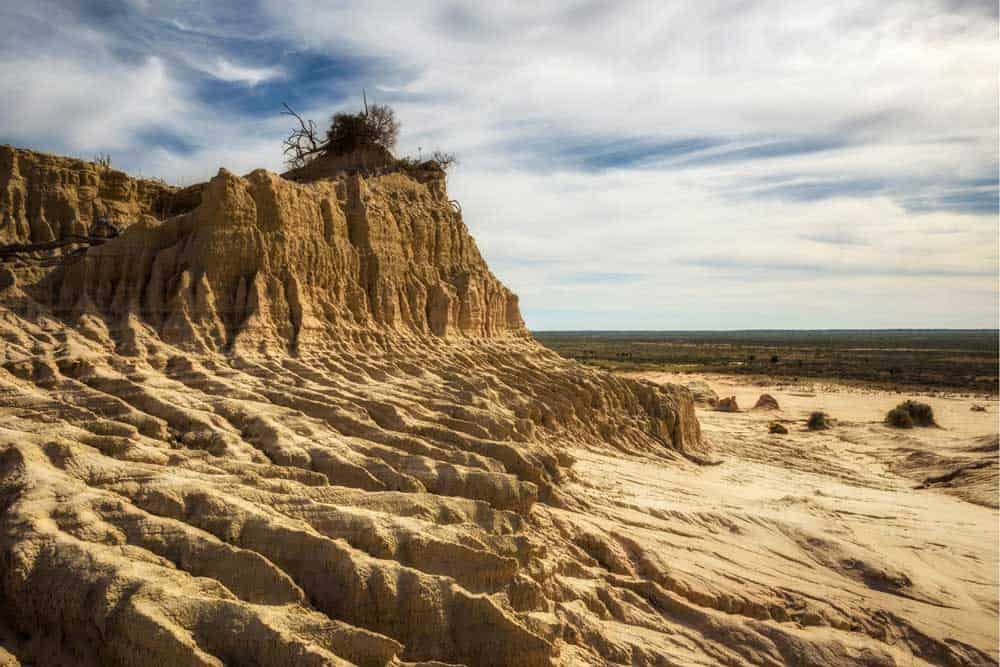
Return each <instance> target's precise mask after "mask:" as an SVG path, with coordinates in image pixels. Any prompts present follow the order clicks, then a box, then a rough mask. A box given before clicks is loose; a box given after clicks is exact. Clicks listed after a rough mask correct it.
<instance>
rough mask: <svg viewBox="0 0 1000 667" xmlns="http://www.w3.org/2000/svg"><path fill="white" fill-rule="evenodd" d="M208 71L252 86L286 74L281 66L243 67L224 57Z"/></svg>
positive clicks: (217, 76)
mask: <svg viewBox="0 0 1000 667" xmlns="http://www.w3.org/2000/svg"><path fill="white" fill-rule="evenodd" d="M208 71H209V73H210V74H211V75H212V76H214V77H215V78H217V79H222V80H223V81H232V82H236V83H246V84H249V85H251V86H256V85H257V84H259V83H262V82H264V81H268V80H270V79H276V78H278V77H281V76H283V75H284V72H283V71H282V69H281V68H280V67H243V66H240V65H235V64H233V63H231V62H229V61H228V60H226V59H224V58H219V59H218V60H216V61H215V64H214V65H213V66H212V67H210V68H209V69H208Z"/></svg>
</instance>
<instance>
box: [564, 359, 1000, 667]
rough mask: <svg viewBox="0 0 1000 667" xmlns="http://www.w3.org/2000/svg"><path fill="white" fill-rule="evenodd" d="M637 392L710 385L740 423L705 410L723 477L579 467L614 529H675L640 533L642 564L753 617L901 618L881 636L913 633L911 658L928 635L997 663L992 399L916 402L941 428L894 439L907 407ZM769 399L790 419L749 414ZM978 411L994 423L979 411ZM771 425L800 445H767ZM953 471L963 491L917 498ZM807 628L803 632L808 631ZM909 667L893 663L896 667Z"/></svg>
mask: <svg viewBox="0 0 1000 667" xmlns="http://www.w3.org/2000/svg"><path fill="white" fill-rule="evenodd" d="M641 377H644V378H646V379H649V380H653V381H656V382H668V381H669V382H677V383H682V384H683V383H687V382H690V381H691V380H693V379H700V380H704V381H706V382H708V384H709V385H710V386H711V387H712V388H713V389H714V390H715V391H716V392H717V393H718V394H719V395H720V396H736V399H737V402H738V403H739V405H740V406H741V408H742V409H743V410H744V411H743V412H739V413H726V412H717V411H715V410H713V409H711V408H709V407H700V408H699V409H698V417H699V419H700V421H701V426H702V430H703V433H704V434H705V435H706V437H707V438H708V440H709V441H710V442H711V443H712V445H713V446H714V448H715V453H716V456H717V457H718V459H719V461H720V463H719V465H716V466H706V467H701V468H699V469H698V470H697V471H695V472H692V471H690V470H686V469H682V468H677V467H661V466H653V465H649V464H647V463H645V462H642V461H639V460H634V459H630V458H627V457H615V458H610V457H606V456H602V455H598V454H594V453H590V452H579V453H578V454H577V455H578V463H577V466H576V472H577V473H578V475H579V476H580V478H582V479H586V480H588V482H589V484H590V485H592V486H593V489H592V493H591V496H592V498H593V499H594V500H595V502H601V500H600V496H601V493H600V492H599V490H600V489H602V488H610V489H613V490H614V491H613V493H612V499H613V504H614V506H615V507H616V510H614V511H611V512H609V514H617V517H616V518H617V519H618V520H628V516H627V514H625V515H623V514H621V512H623V511H624V512H626V513H636V514H637V515H644V516H649V515H651V514H652V515H659V516H663V517H669V518H670V519H671V521H670V522H669V527H666V526H648V527H644V528H637V529H636V533H635V537H636V539H637V540H638V541H640V542H643V543H644V546H645V548H646V550H647V551H649V550H651V549H653V550H655V549H657V548H658V549H659V551H658V553H659V555H660V557H661V558H662V559H663V560H664V561H666V562H669V563H670V567H671V570H672V572H673V575H674V576H675V578H677V579H679V580H687V581H686V585H687V586H689V587H690V588H692V589H700V590H706V591H713V590H714V591H718V592H720V593H722V594H727V595H730V596H733V597H735V598H742V599H744V600H750V601H752V600H753V599H758V600H760V599H768V598H770V597H772V596H773V595H774V594H775V593H776V592H781V593H783V594H787V595H789V596H791V597H792V598H798V599H800V600H801V601H804V602H805V603H807V604H809V605H814V606H815V608H816V612H817V613H819V614H820V615H822V616H824V617H826V619H827V620H831V621H834V619H836V617H837V616H838V615H841V616H842V617H843V619H842V620H843V621H844V622H845V623H846V625H847V626H854V628H853V629H855V630H857V626H858V625H865V624H866V623H869V622H870V621H871V620H872V619H877V618H882V619H885V618H892V619H893V620H894V621H895V622H896V623H895V624H894V625H893V627H891V628H886V630H885V631H886V632H887V633H889V636H887V637H885V639H886V641H887V643H888V644H889V645H892V644H893V643H894V642H895V641H896V639H897V638H896V637H893V636H891V635H892V634H898V635H899V637H898V638H899V639H903V635H905V634H907V633H910V634H911V636H910V637H909V638H907V639H906V641H909V642H911V643H912V642H913V641H914V637H915V636H919V635H927V636H933V637H939V638H941V639H942V640H943V641H944V642H946V643H950V642H956V641H957V642H963V643H967V644H970V645H972V646H975V647H978V648H980V649H981V650H983V651H986V652H988V653H989V655H991V656H992V659H993V660H996V658H997V650H996V649H997V568H998V516H997V510H996V505H997V449H996V438H997V415H998V412H1000V405H998V402H997V400H996V398H993V399H984V398H982V397H979V398H976V397H970V396H959V395H952V396H948V395H932V396H913V398H917V399H919V400H922V401H926V402H928V403H929V404H931V405H932V406H933V408H934V411H935V413H936V416H937V420H938V422H939V423H940V424H941V428H917V429H912V430H898V429H891V428H888V427H887V426H885V425H884V424H883V423H882V420H883V418H884V415H885V412H886V411H887V410H889V409H890V408H892V407H893V406H895V405H896V404H898V403H899V402H901V401H902V400H904V399H905V398H910V397H911V396H909V395H907V396H903V395H900V394H896V393H893V392H885V391H874V390H866V389H861V388H856V387H847V386H843V385H837V384H836V383H827V384H823V385H819V384H816V385H794V386H792V385H778V384H774V385H765V386H759V385H748V384H746V383H745V382H741V380H740V379H739V378H731V377H725V376H705V375H702V376H695V375H673V374H664V373H647V374H643V375H641ZM765 392H766V393H769V394H771V395H772V396H774V397H775V398H776V399H777V401H778V403H779V405H780V409H779V410H776V411H763V410H752V409H748V408H750V407H751V406H753V405H754V404H755V402H756V400H757V398H758V397H759V396H760V394H762V393H765ZM974 403H977V404H980V405H985V406H986V407H987V412H985V413H983V412H973V411H971V410H970V408H971V406H972V404H974ZM814 410H823V411H825V412H827V413H828V414H829V415H830V416H831V417H832V418H833V428H831V429H829V430H825V431H818V432H810V431H808V430H806V428H805V421H806V418H807V417H808V415H809V413H810V412H812V411H814ZM774 421H778V422H781V423H783V424H784V425H785V426H786V427H787V428H788V431H789V433H788V434H787V435H776V434H774V435H772V434H770V433H769V432H768V425H769V424H770V423H771V422H774ZM970 463H971V464H973V467H972V469H970V470H966V469H965V468H964V466H968V465H969V464H970ZM956 469H957V470H959V474H957V475H955V476H954V477H953V478H952V479H949V480H947V481H944V482H940V483H936V484H935V483H931V484H921V482H923V481H924V480H925V479H926V478H927V477H932V476H939V477H941V476H945V477H946V476H947V475H943V474H942V473H947V472H950V471H954V470H956ZM917 487H925V488H917ZM654 545H655V546H654ZM866 619H867V620H866ZM903 619H905V622H903V623H899V621H901V620H903ZM801 621H802V619H800V622H801ZM805 621H806V622H805V623H804V624H805V625H807V626H808V615H807V616H806V617H805ZM831 625H833V626H834V627H835V626H836V625H837V623H836V622H835V621H834V622H833V623H831ZM829 631H830V628H823V629H819V628H817V629H816V632H829ZM880 632H882V630H879V629H874V634H875V635H878V633H880ZM869 634H872V632H869ZM916 641H917V643H919V642H920V641H921V640H920V639H919V638H918V639H917V640H916ZM924 658H926V659H928V661H929V662H931V663H932V664H933V663H939V662H941V663H943V662H948V661H949V660H948V659H946V658H945V656H943V655H939V656H935V655H926V656H924ZM911 659H913V658H912V657H907V658H905V659H904V658H903V657H901V656H900V657H897V661H898V662H900V663H901V664H910V663H909V662H908V660H911Z"/></svg>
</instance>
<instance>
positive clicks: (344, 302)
mask: <svg viewBox="0 0 1000 667" xmlns="http://www.w3.org/2000/svg"><path fill="white" fill-rule="evenodd" d="M51 289H52V290H53V292H52V297H53V300H54V305H55V307H56V310H57V311H58V312H60V313H61V314H66V315H70V316H75V315H79V314H82V313H85V312H95V313H99V314H100V315H101V316H103V317H106V318H109V319H110V320H111V321H112V322H122V321H125V320H127V319H128V317H129V316H135V317H137V318H139V319H140V320H142V321H143V322H144V323H146V324H148V325H150V326H152V327H153V328H154V329H155V330H156V331H157V332H158V333H159V334H160V335H161V336H162V337H163V338H164V339H165V340H167V341H168V342H171V343H174V344H177V345H180V346H183V347H187V348H190V349H197V350H209V351H222V350H226V351H229V350H233V349H247V348H260V347H262V346H263V347H277V348H282V349H288V350H291V349H304V348H307V347H316V346H323V345H329V344H333V343H336V342H338V341H342V340H344V338H345V337H350V336H352V335H354V336H361V337H372V336H374V337H375V338H376V339H377V338H379V337H380V336H383V337H384V336H387V335H388V336H390V337H391V336H394V335H396V334H402V335H408V336H425V335H428V334H432V335H434V336H439V337H455V336H459V337H471V338H495V337H498V336H520V337H524V336H526V335H527V333H526V331H525V328H524V324H523V322H522V321H521V316H520V312H519V310H518V306H517V297H516V296H514V295H513V294H512V293H511V292H510V291H509V290H508V289H507V288H506V287H504V286H503V285H501V284H500V282H499V281H498V280H497V279H496V278H495V277H494V276H493V275H492V274H491V273H490V272H489V270H488V269H487V267H486V264H485V262H484V261H483V259H482V257H481V256H480V254H479V251H478V249H477V248H476V245H475V242H474V241H473V240H472V238H471V237H470V236H469V233H468V230H467V229H466V227H465V225H464V223H463V222H462V220H461V217H460V216H459V215H458V214H457V213H456V212H455V211H454V210H452V208H451V207H450V205H449V204H448V201H447V199H446V196H445V194H444V188H443V182H430V183H422V182H419V181H417V180H414V179H412V178H409V177H407V176H405V175H402V174H398V173H396V174H387V175H383V176H377V177H371V178H365V177H362V176H360V175H357V174H355V175H351V176H344V177H342V178H340V179H338V180H335V181H333V180H323V181H318V182H314V183H309V184H296V183H292V182H290V181H288V180H286V179H283V178H281V177H279V176H277V175H275V174H268V173H267V172H264V171H256V172H253V173H252V174H250V175H249V176H247V177H246V178H245V179H244V178H239V177H236V176H234V175H233V174H230V173H228V172H225V171H223V172H220V173H219V175H218V176H217V177H216V178H215V179H213V180H212V181H211V182H210V183H209V184H208V185H207V187H205V188H204V190H203V192H202V203H201V205H200V206H199V207H198V208H197V209H195V210H194V211H192V212H191V213H189V214H185V215H182V216H179V217H176V218H173V219H171V220H169V221H167V222H165V223H160V222H158V221H156V220H154V219H152V218H150V217H146V218H144V219H143V221H142V222H141V223H140V224H137V225H133V226H132V227H130V228H129V229H128V230H127V231H126V233H125V234H124V236H123V237H122V238H121V239H119V240H116V242H114V243H110V244H107V245H105V246H103V247H100V248H95V249H93V250H92V251H91V252H90V253H88V254H87V256H86V257H85V258H84V259H83V260H82V261H80V262H77V263H75V264H72V265H70V266H69V267H67V268H66V269H65V270H64V271H62V272H60V273H59V274H57V275H55V276H53V280H52V285H51Z"/></svg>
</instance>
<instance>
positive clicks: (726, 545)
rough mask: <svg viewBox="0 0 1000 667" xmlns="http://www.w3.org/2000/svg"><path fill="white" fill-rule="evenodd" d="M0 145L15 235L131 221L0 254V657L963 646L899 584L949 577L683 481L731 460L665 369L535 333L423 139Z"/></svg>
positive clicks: (892, 652)
mask: <svg viewBox="0 0 1000 667" xmlns="http://www.w3.org/2000/svg"><path fill="white" fill-rule="evenodd" d="M13 154H14V155H15V157H16V158H17V167H16V168H15V169H9V168H8V169H7V172H6V173H8V174H9V173H20V174H21V176H19V177H18V178H11V177H9V176H8V177H7V180H6V181H4V182H3V183H4V188H5V189H4V190H3V192H5V193H7V194H5V195H4V196H5V197H6V199H4V200H3V202H6V203H5V204H4V206H5V207H6V208H0V210H3V211H8V212H9V211H17V212H18V213H17V214H16V215H15V216H13V217H14V218H16V219H17V220H18V221H19V222H17V223H16V224H15V225H14V226H15V227H16V228H17V229H18V230H19V231H18V232H17V234H18V236H17V237H15V238H18V239H22V240H23V239H24V238H30V239H41V238H48V237H49V236H53V235H57V234H58V233H61V232H60V231H59V230H65V229H76V228H77V227H76V226H77V225H83V226H86V225H87V224H89V223H90V221H93V220H94V217H95V216H104V215H108V211H116V212H117V213H118V216H119V218H118V219H119V220H121V221H122V222H125V223H129V224H128V225H127V228H126V229H125V231H124V232H123V233H122V234H121V235H119V236H117V237H116V238H113V239H110V240H108V241H107V242H105V243H103V244H102V245H99V246H94V247H90V248H89V249H87V250H86V252H84V253H83V254H80V255H68V256H61V255H58V254H57V255H56V256H55V257H51V258H48V260H52V261H48V260H45V261H42V260H43V259H45V258H40V257H39V256H38V254H37V253H34V254H32V255H31V257H28V258H26V259H24V260H23V261H16V262H10V263H8V265H6V266H4V267H0V664H5V661H7V662H9V663H11V664H17V663H18V662H23V663H26V664H46V665H98V664H100V665H105V664H121V665H153V664H168V665H212V666H218V665H224V664H229V665H242V664H255V665H293V664H294V665H345V664H357V665H390V664H391V665H399V664H424V665H428V666H430V665H441V664H466V665H552V664H564V665H577V664H595V665H606V664H629V665H663V664H725V665H733V664H745V663H750V664H761V665H781V664H802V665H840V664H845V663H857V664H869V665H876V664H877V665H892V664H932V663H933V664H942V663H943V664H990V663H991V661H992V657H991V655H990V654H988V653H987V652H986V650H984V648H983V646H986V644H988V641H986V640H983V638H982V637H977V636H973V637H972V638H971V639H970V642H971V643H970V642H966V641H959V640H956V639H955V638H954V637H952V636H947V633H949V632H950V633H951V634H955V633H954V632H953V631H951V630H950V629H948V628H949V627H950V626H948V625H945V626H944V627H945V629H944V630H942V629H941V627H939V626H936V625H934V624H931V623H929V622H927V621H926V618H927V617H921V616H920V615H919V614H918V615H915V616H913V615H911V614H910V612H911V611H912V608H911V605H915V604H927V605H939V604H940V605H944V604H945V603H948V604H952V603H954V604H953V613H952V612H949V613H951V615H950V616H949V615H948V614H946V613H945V612H941V613H940V614H939V615H941V616H942V618H944V619H945V620H944V621H943V623H946V624H947V623H952V619H953V618H959V617H960V616H961V615H962V614H964V613H965V612H964V607H961V606H957V605H958V604H959V603H958V602H957V600H958V599H959V598H958V597H956V596H953V595H951V594H950V593H948V594H945V593H942V592H941V590H939V589H935V588H934V587H932V586H930V585H929V584H927V583H926V582H919V581H916V580H915V579H913V578H911V577H910V576H909V575H907V574H906V572H905V571H901V570H900V571H897V569H895V568H894V566H892V565H891V564H890V563H889V562H888V561H887V560H884V558H883V556H881V555H880V554H878V553H875V552H874V551H870V550H866V549H865V548H863V547H862V546H861V545H860V544H854V543H848V542H847V538H844V542H843V543H841V542H833V541H832V540H831V539H828V538H824V537H821V536H820V535H821V533H820V532H817V531H813V529H812V528H811V527H810V526H809V524H808V522H805V521H803V522H799V523H789V522H787V521H785V520H784V519H783V518H781V516H778V514H780V513H776V512H772V511H770V510H768V509H767V508H769V507H770V505H771V504H773V503H771V501H770V500H766V499H765V500H763V501H760V502H763V503H764V505H765V510H767V511H757V510H752V511H751V510H748V511H746V512H743V511H740V508H739V505H740V504H741V503H744V502H745V503H747V504H748V506H749V505H751V504H753V503H755V502H758V501H759V500H760V499H759V498H758V495H759V494H755V493H751V492H750V491H747V490H746V489H745V488H744V490H743V491H742V493H743V494H744V495H743V496H741V497H740V498H741V499H740V500H734V501H732V500H730V499H729V498H728V497H723V498H716V497H713V498H712V499H711V502H706V501H707V499H706V498H705V497H704V496H698V495H697V493H698V491H697V490H696V489H697V488H698V485H699V484H700V485H702V486H705V485H708V486H707V488H719V487H712V486H711V485H710V484H709V483H708V481H707V477H708V473H706V472H705V471H715V472H713V473H712V476H713V478H718V479H717V480H716V481H717V483H719V484H723V485H726V484H730V483H737V482H739V479H738V475H737V473H736V472H734V469H729V468H725V467H724V466H700V465H699V464H701V463H704V462H706V461H707V460H709V459H711V458H712V454H711V452H710V450H709V448H708V446H707V444H706V443H705V442H704V440H703V438H702V435H701V430H700V427H699V424H698V420H697V419H696V418H695V413H694V409H693V401H692V397H691V394H690V392H689V391H688V390H687V389H683V388H679V387H676V386H673V385H670V384H653V383H650V382H645V381H636V380H630V379H625V378H622V377H618V376H613V375H610V374H607V373H603V372H599V371H596V370H593V369H589V368H586V367H583V366H581V365H579V364H577V363H574V362H571V361H568V360H565V359H563V358H561V357H559V356H557V355H555V354H553V353H551V352H549V351H547V350H545V349H544V348H542V347H541V346H539V345H538V344H537V343H536V342H535V341H534V339H533V338H532V337H531V336H530V334H529V333H528V332H527V331H526V329H525V326H524V323H523V322H522V320H521V316H520V312H519V309H518V303H517V298H516V297H515V296H514V295H513V294H512V293H511V292H510V291H509V290H508V289H507V288H506V287H504V286H503V285H502V284H501V283H500V282H499V281H498V280H497V279H496V277H494V276H493V275H492V273H490V271H489V269H488V267H487V266H486V264H485V262H484V261H483V259H482V257H481V255H480V254H479V251H478V249H477V248H476V245H475V243H474V241H473V240H472V238H471V237H470V235H469V233H468V230H467V229H466V226H465V224H464V223H463V221H462V217H461V214H460V213H459V212H457V210H456V209H455V208H453V206H452V205H451V203H450V202H449V200H448V195H447V193H446V189H445V182H444V178H443V174H442V173H441V172H440V170H433V169H393V168H386V166H385V165H382V167H380V168H379V169H368V168H367V167H365V168H364V169H362V170H358V169H357V168H355V167H356V165H352V164H347V163H345V162H344V161H340V162H330V163H327V164H314V165H311V167H310V169H308V170H306V171H299V172H295V173H292V174H289V175H286V176H287V177H281V176H278V175H275V174H270V173H267V172H264V171H255V172H253V173H251V174H249V175H247V176H245V177H238V176H236V175H233V174H231V173H229V172H227V171H225V170H223V171H220V172H219V174H218V175H217V176H216V177H215V178H214V179H212V181H211V182H209V183H208V184H205V185H203V186H196V187H194V188H189V189H187V190H185V191H175V190H172V189H169V188H166V189H162V190H159V191H157V190H156V188H155V187H154V186H152V185H144V184H143V182H138V181H132V180H130V179H126V180H121V181H120V182H121V183H124V184H125V185H122V187H120V188H118V189H117V190H114V192H113V193H111V194H108V193H109V192H111V190H113V189H111V190H109V189H108V188H106V187H105V185H106V182H105V176H106V175H103V174H102V175H97V174H95V173H94V172H93V171H92V170H91V168H90V167H87V166H86V165H85V164H83V163H76V162H73V161H65V160H63V159H61V158H55V157H52V156H39V155H38V154H34V153H29V152H26V151H16V152H15V153H13ZM5 155H7V156H8V157H9V156H10V155H11V153H10V152H8V153H6V154H5ZM8 162H9V160H8ZM26 164H31V165H35V166H33V167H31V168H30V169H29V170H28V171H27V173H29V174H30V176H28V177H25V176H24V174H25V173H26V171H25V166H24V165H26ZM69 164H72V165H75V166H72V167H70V166H67V165H69ZM44 165H49V166H48V167H45V166H44ZM52 165H57V167H53V166H52ZM81 165H82V166H81ZM345 165H346V166H345ZM362 166H364V165H362ZM390 167H391V165H390ZM98 177H99V178H100V180H99V182H97V181H95V179H98ZM114 178H118V177H114ZM18 179H20V180H18ZM46 183H47V184H48V185H46ZM102 184H104V185H102ZM156 187H161V186H156ZM25 192H27V193H28V194H27V195H25V194H23V193H25ZM33 192H34V193H36V194H34V195H32V194H30V193H33ZM157 192H159V194H156V193H157ZM11 193H13V194H11ZM39 193H44V194H39ZM32 197H34V199H32ZM29 200H31V201H33V202H35V203H30V204H29V203H28V202H29ZM11 202H14V204H11ZM18 202H21V203H18ZM39 202H42V203H39ZM52 202H63V204H64V208H63V209H62V211H63V213H61V214H60V215H59V216H55V215H52V214H51V213H50V212H51V211H53V210H55V209H58V208H59V206H58V205H57V206H53V204H52ZM157 202H159V203H157ZM164 202H165V203H166V205H164ZM22 204H23V205H22ZM165 211H174V212H175V213H176V214H173V215H166V214H165V213H164V212H165ZM8 217H9V218H10V217H11V216H10V215H8ZM57 219H58V220H59V223H58V224H57V225H56V226H55V227H53V221H55V220H57ZM42 222H44V224H42ZM51 264H54V266H50V265H51ZM747 438H749V436H746V437H744V436H740V439H738V441H736V442H735V443H729V444H728V445H727V446H728V447H729V448H730V452H729V453H730V454H731V455H733V456H736V455H737V454H738V452H739V451H740V448H741V447H742V445H743V443H744V442H745V441H749V440H747ZM801 458H802V459H803V460H805V459H808V458H809V457H807V456H805V454H802V455H801ZM735 470H736V471H738V470H741V469H740V468H736V469H735ZM752 470H756V472H754V473H753V474H757V475H765V474H767V471H766V470H758V469H756V468H754V469H752ZM734 475H736V476H734ZM793 477H794V475H793ZM796 479H797V478H796ZM845 479H848V480H850V477H849V476H848V477H845ZM719 480H721V481H719ZM812 483H813V481H812V480H809V481H808V482H806V481H803V482H802V483H801V485H802V486H803V488H805V485H807V484H812ZM850 483H851V484H856V483H857V484H860V482H854V481H850ZM838 488H839V487H838ZM702 493H705V492H704V491H702ZM801 493H803V494H804V493H806V492H805V491H802V492H801ZM817 493H819V491H817ZM800 500H801V503H802V504H803V507H806V508H807V509H808V510H809V511H808V512H805V513H806V514H807V516H808V517H812V514H811V513H810V512H813V511H814V510H815V508H816V507H818V505H817V504H816V503H812V502H811V501H809V500H808V499H806V498H805V497H804V496H803V499H799V498H798V497H797V496H796V497H794V498H793V497H791V496H789V497H788V498H781V499H780V501H777V502H778V503H779V505H780V504H781V503H786V504H787V503H793V502H794V503H799V502H800ZM837 502H838V503H839V502H840V501H837ZM733 503H736V505H733ZM709 506H711V509H706V508H707V507H709ZM720 506H721V507H722V509H720ZM783 506H784V505H782V507H783ZM734 507H735V509H734ZM804 511H805V510H804ZM817 511H818V510H817ZM824 516H825V515H824ZM827 520H829V521H833V519H832V518H830V517H827V518H825V519H824V521H827ZM834 523H836V522H834ZM836 525H838V526H839V524H836ZM838 530H839V529H838ZM838 539H839V538H838ZM751 543H752V544H751ZM824 545H826V546H824ZM830 545H834V546H835V547H836V548H833V547H831V546H830ZM827 547H829V548H827ZM758 552H761V553H764V554H766V555H765V556H759V557H758V555H759V554H758ZM751 553H752V554H754V557H753V558H748V557H747V554H751ZM830 553H832V554H834V555H835V556H836V557H829V556H828V554H830ZM820 556H822V558H821V557H820ZM747 563H751V564H754V565H753V566H748V565H747ZM810 563H819V565H818V566H817V567H816V568H814V567H811V566H810ZM755 567H757V568H760V572H757V571H755V570H754V568H755ZM789 569H794V571H795V572H796V573H797V574H796V575H795V577H793V578H790V577H789V575H788V574H787V572H788V570H789ZM792 579H794V581H793V580H792ZM816 586H823V587H824V588H823V589H822V590H824V591H826V592H827V593H828V594H824V595H820V594H818V593H815V592H813V591H812V589H813V588H815V587H816ZM939 588H940V587H939ZM872 591H877V593H873V592H872ZM877 596H881V597H877ZM939 598H940V600H944V601H945V602H939ZM949 601H950V602H949ZM931 608H933V609H935V610H937V609H939V607H938V606H933V607H931ZM941 608H943V607H941ZM949 609H951V608H949ZM914 619H916V620H914ZM987 639H988V638H987Z"/></svg>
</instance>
